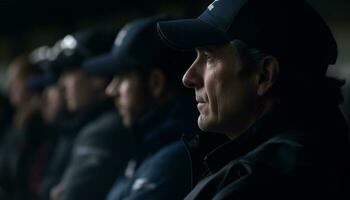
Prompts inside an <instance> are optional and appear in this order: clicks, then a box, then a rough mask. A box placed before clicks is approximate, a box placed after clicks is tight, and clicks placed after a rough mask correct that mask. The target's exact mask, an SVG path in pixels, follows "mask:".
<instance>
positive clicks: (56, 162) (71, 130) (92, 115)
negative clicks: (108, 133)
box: [40, 99, 114, 200]
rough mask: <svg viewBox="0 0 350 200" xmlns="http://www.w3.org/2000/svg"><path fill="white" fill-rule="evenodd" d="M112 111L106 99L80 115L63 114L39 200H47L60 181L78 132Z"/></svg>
mask: <svg viewBox="0 0 350 200" xmlns="http://www.w3.org/2000/svg"><path fill="white" fill-rule="evenodd" d="M113 109H114V105H113V102H112V101H111V100H110V99H108V100H103V101H100V102H96V103H95V104H94V105H92V106H90V107H88V108H86V109H84V110H82V112H80V113H76V114H68V115H66V114H64V115H62V116H61V117H60V118H59V119H58V120H57V123H56V126H55V128H56V129H57V130H56V132H57V141H56V145H55V149H54V152H53V155H52V157H51V159H50V162H49V164H48V167H47V170H46V174H45V176H44V179H43V184H42V186H41V193H40V199H43V200H45V199H49V197H50V190H51V189H52V188H53V187H54V186H56V185H57V184H58V183H59V182H60V181H61V179H62V176H63V173H64V171H65V169H66V167H67V165H68V163H69V161H70V159H71V158H70V157H71V154H72V149H73V144H74V142H75V139H76V136H77V135H78V134H79V132H80V131H81V130H83V129H84V127H86V126H88V125H89V123H93V121H94V120H98V119H99V117H101V116H104V114H105V113H107V112H110V110H113Z"/></svg>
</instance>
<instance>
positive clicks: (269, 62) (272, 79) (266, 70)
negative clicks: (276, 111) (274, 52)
mask: <svg viewBox="0 0 350 200" xmlns="http://www.w3.org/2000/svg"><path fill="white" fill-rule="evenodd" d="M259 69H260V70H259V74H258V88H257V93H258V96H263V95H264V94H266V93H267V92H268V91H270V90H271V88H272V87H273V85H274V84H275V83H276V81H277V79H278V77H279V71H280V65H279V62H278V60H277V58H276V57H274V56H265V57H264V58H263V59H262V60H261V61H260V63H259Z"/></svg>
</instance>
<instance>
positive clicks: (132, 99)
mask: <svg viewBox="0 0 350 200" xmlns="http://www.w3.org/2000/svg"><path fill="white" fill-rule="evenodd" d="M143 89H144V87H142V80H141V78H140V76H139V75H138V73H136V72H130V73H127V74H125V75H120V76H115V77H114V78H113V80H112V81H111V82H110V84H109V85H108V86H107V88H106V94H107V95H108V96H111V97H114V102H115V105H116V107H117V109H118V111H119V113H120V115H121V116H122V118H123V124H124V126H126V127H131V126H132V125H133V124H134V123H135V121H136V120H137V119H138V118H139V117H140V115H142V114H143V113H144V112H145V111H146V108H147V102H148V99H147V96H146V95H145V91H144V90H143Z"/></svg>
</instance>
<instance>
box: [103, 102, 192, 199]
mask: <svg viewBox="0 0 350 200" xmlns="http://www.w3.org/2000/svg"><path fill="white" fill-rule="evenodd" d="M194 108H195V106H194V102H193V99H192V98H190V99H189V98H188V97H178V98H176V99H174V100H172V101H171V102H168V103H167V104H166V105H164V106H163V107H162V108H160V109H158V110H157V111H156V112H153V113H148V114H147V115H146V116H144V117H143V118H142V119H141V120H140V121H139V123H138V124H137V125H136V126H135V127H134V130H133V131H134V132H133V133H134V134H135V136H136V138H137V141H138V149H137V151H138V154H137V156H136V157H135V158H133V159H131V160H130V161H129V164H128V166H127V168H126V169H125V175H124V176H123V177H121V178H119V179H118V180H117V181H116V183H115V185H114V187H113V189H112V191H111V192H110V194H109V195H108V198H107V199H109V200H117V199H140V200H145V199H182V198H183V197H184V196H185V195H186V194H187V193H188V192H189V190H190V184H189V183H190V176H189V174H190V162H189V158H188V155H187V152H186V149H185V147H184V146H183V145H182V144H181V143H179V142H180V138H181V135H182V134H183V133H189V132H194V131H197V130H198V129H197V125H196V118H197V116H198V113H197V112H196V110H195V109H194Z"/></svg>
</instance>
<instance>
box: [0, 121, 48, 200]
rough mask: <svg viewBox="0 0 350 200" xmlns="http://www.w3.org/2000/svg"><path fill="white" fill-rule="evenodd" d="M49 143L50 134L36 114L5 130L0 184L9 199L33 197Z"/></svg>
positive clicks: (39, 180)
mask: <svg viewBox="0 0 350 200" xmlns="http://www.w3.org/2000/svg"><path fill="white" fill-rule="evenodd" d="M53 143H54V135H53V134H52V132H51V129H49V127H47V126H46V125H45V124H44V122H43V120H42V119H41V117H40V115H39V114H36V115H33V116H32V117H31V118H30V120H28V122H26V123H25V124H24V126H23V127H21V128H14V127H13V128H11V129H9V130H8V132H7V133H6V135H5V138H4V140H3V141H2V144H1V145H0V146H1V150H0V185H1V186H2V187H3V189H4V191H5V192H7V193H8V195H9V196H10V197H9V198H11V199H23V198H26V199H36V198H37V196H38V193H39V188H40V185H41V181H42V178H43V176H44V173H45V169H46V166H47V163H48V160H49V157H50V155H51V153H52V150H53V149H52V147H53Z"/></svg>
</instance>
